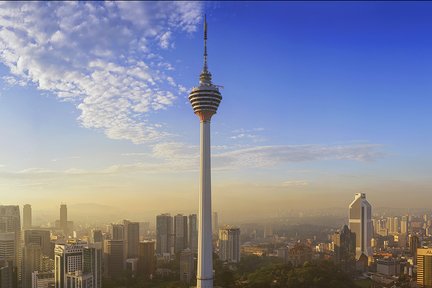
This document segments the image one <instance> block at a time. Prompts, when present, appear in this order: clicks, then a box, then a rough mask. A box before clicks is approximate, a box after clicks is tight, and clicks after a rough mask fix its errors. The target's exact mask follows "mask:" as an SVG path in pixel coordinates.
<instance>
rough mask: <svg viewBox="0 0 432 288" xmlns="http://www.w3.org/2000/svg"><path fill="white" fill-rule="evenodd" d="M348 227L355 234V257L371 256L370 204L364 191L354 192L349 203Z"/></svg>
mask: <svg viewBox="0 0 432 288" xmlns="http://www.w3.org/2000/svg"><path fill="white" fill-rule="evenodd" d="M349 228H350V230H351V232H354V233H355V234H356V259H359V258H360V256H361V255H362V254H364V255H366V256H367V257H369V256H372V248H371V239H372V206H371V205H370V204H369V202H368V201H367V200H366V194H365V193H356V194H355V198H354V201H353V202H352V203H351V204H350V205H349Z"/></svg>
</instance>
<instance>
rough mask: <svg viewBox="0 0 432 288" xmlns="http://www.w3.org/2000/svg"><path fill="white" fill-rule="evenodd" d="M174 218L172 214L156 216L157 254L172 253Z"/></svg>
mask: <svg viewBox="0 0 432 288" xmlns="http://www.w3.org/2000/svg"><path fill="white" fill-rule="evenodd" d="M172 244H173V219H172V217H171V215H170V214H161V215H158V216H156V254H158V255H163V254H166V253H169V254H170V253H172V252H173V251H171V250H172V249H171V248H172Z"/></svg>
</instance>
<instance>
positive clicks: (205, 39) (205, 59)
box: [204, 14, 208, 72]
mask: <svg viewBox="0 0 432 288" xmlns="http://www.w3.org/2000/svg"><path fill="white" fill-rule="evenodd" d="M207 71H208V67H207V16H206V14H204V72H207Z"/></svg>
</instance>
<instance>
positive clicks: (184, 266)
mask: <svg viewBox="0 0 432 288" xmlns="http://www.w3.org/2000/svg"><path fill="white" fill-rule="evenodd" d="M193 255H194V253H193V252H192V251H191V250H190V249H189V248H187V249H184V250H183V251H181V253H180V281H182V282H185V283H188V284H190V283H191V280H192V278H193V275H194V271H195V269H194V259H193Z"/></svg>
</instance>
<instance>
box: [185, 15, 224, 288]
mask: <svg viewBox="0 0 432 288" xmlns="http://www.w3.org/2000/svg"><path fill="white" fill-rule="evenodd" d="M211 78H212V77H211V74H210V72H209V71H208V67H207V21H206V20H205V18H204V67H203V70H202V72H201V74H200V83H199V86H198V87H195V88H193V89H192V91H191V92H190V94H189V101H190V103H191V104H192V108H193V110H194V113H195V114H196V115H197V116H198V117H199V119H200V130H201V133H200V134H201V140H200V142H201V143H200V146H201V169H200V185H199V187H200V188H199V189H200V193H199V228H198V267H197V288H208V287H209V288H212V287H213V255H212V254H213V242H212V207H211V166H210V120H211V118H212V116H213V115H214V114H215V113H216V111H217V108H218V107H219V103H220V101H221V100H222V96H221V94H220V92H219V88H218V86H216V85H213V84H212V81H211V80H212V79H211Z"/></svg>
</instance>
